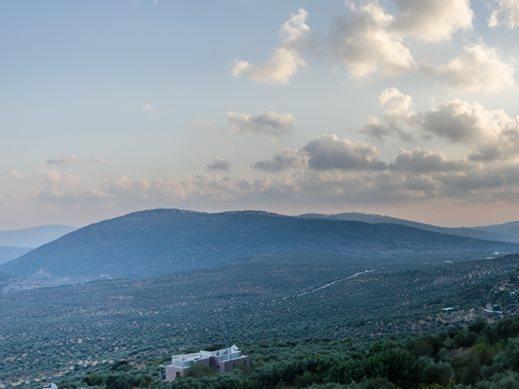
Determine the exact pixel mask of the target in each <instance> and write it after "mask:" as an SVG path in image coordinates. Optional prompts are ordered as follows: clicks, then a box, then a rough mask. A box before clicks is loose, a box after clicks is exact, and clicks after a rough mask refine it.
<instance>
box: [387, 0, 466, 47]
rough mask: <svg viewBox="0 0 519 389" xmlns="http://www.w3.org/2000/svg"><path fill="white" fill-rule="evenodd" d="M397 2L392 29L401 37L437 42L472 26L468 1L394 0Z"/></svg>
mask: <svg viewBox="0 0 519 389" xmlns="http://www.w3.org/2000/svg"><path fill="white" fill-rule="evenodd" d="M396 4H397V6H398V10H399V14H398V15H397V17H396V21H395V25H394V29H395V30H396V31H398V32H399V33H400V34H402V35H404V36H409V37H412V38H415V39H420V40H424V41H440V40H446V39H450V38H451V36H452V35H453V34H454V33H455V32H457V31H460V30H468V29H470V28H472V19H473V17H474V13H473V12H472V9H471V8H470V1H469V0H433V1H431V0H396Z"/></svg>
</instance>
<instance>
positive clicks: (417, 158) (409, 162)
mask: <svg viewBox="0 0 519 389" xmlns="http://www.w3.org/2000/svg"><path fill="white" fill-rule="evenodd" d="M390 168H391V169H394V170H399V171H405V172H415V173H431V172H454V171H460V170H464V169H467V168H468V164H467V161H465V160H451V159H449V158H447V157H446V156H445V155H444V154H442V153H435V152H432V151H429V150H421V149H417V150H414V151H402V152H400V153H399V154H398V155H397V157H396V159H395V162H394V163H392V164H391V165H390Z"/></svg>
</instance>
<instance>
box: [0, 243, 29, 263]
mask: <svg viewBox="0 0 519 389" xmlns="http://www.w3.org/2000/svg"><path fill="white" fill-rule="evenodd" d="M29 251H31V249H29V248H25V247H9V246H7V247H6V246H0V265H1V264H2V263H5V262H8V261H11V260H13V259H16V258H18V257H21V256H22V255H24V254H26V253H28V252H29Z"/></svg>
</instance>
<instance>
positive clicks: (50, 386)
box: [41, 382, 58, 389]
mask: <svg viewBox="0 0 519 389" xmlns="http://www.w3.org/2000/svg"><path fill="white" fill-rule="evenodd" d="M41 387H42V389H58V385H56V384H55V383H54V382H50V383H47V384H43V385H42V386H41Z"/></svg>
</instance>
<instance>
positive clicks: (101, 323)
mask: <svg viewBox="0 0 519 389" xmlns="http://www.w3.org/2000/svg"><path fill="white" fill-rule="evenodd" d="M392 262H393V263H394V264H393V265H391V266H389V265H388V262H387V261H386V260H379V261H376V260H374V259H371V260H362V261H361V260H359V261H353V260H351V259H349V258H345V257H341V256H333V255H329V256H325V255H320V256H317V257H316V256H314V255H307V256H297V257H294V256H275V257H258V258H254V259H251V260H249V261H242V262H239V263H235V264H232V265H231V264H230V265H227V266H224V267H220V268H214V269H206V270H200V271H196V272H189V273H182V274H177V275H175V276H171V277H167V278H161V279H148V280H134V281H128V280H113V281H103V282H95V283H90V284H83V285H74V286H67V287H59V288H45V289H38V290H28V291H23V292H17V293H11V294H0V328H1V329H2V331H1V333H0V383H9V382H20V380H21V382H24V383H26V384H27V385H34V386H38V384H36V383H35V380H52V381H56V382H65V381H73V382H77V383H79V382H82V379H83V377H85V376H89V375H90V374H100V375H103V376H106V375H107V374H108V375H113V376H114V377H119V376H121V375H123V376H124V375H125V374H127V373H126V372H127V371H134V372H136V378H135V379H136V380H141V379H156V378H157V377H158V366H159V365H160V364H161V363H164V362H166V361H167V360H168V358H169V357H170V355H171V354H173V353H178V352H187V351H192V350H197V349H201V348H205V347H207V346H208V345H215V344H218V343H226V339H225V338H226V337H225V335H224V334H225V332H226V331H225V327H226V325H228V328H229V335H230V337H231V341H232V342H234V343H236V344H238V345H239V346H240V348H242V349H244V351H245V352H247V353H249V354H251V355H252V356H253V357H254V362H255V364H256V367H257V368H258V369H259V367H260V366H261V363H260V361H261V360H262V358H265V359H264V361H265V362H271V361H277V362H280V361H279V360H277V359H275V358H276V356H275V353H274V351H276V350H275V348H274V346H273V345H280V344H281V345H290V346H287V347H286V348H285V346H279V347H280V348H279V351H280V352H289V351H290V352H294V353H302V354H305V355H308V354H310V353H315V354H320V353H321V352H322V351H321V350H326V349H328V348H329V347H331V346H330V345H331V344H333V342H334V341H336V340H337V341H338V340H340V339H345V338H351V339H352V340H353V342H354V344H355V345H356V347H358V345H359V344H360V343H363V344H364V343H366V342H371V341H373V340H374V339H386V338H388V337H389V338H392V339H393V340H398V341H399V340H401V339H402V337H409V336H412V335H413V334H420V333H438V332H442V331H446V330H450V329H454V328H458V327H460V326H463V325H466V324H467V323H470V322H472V321H474V320H475V319H476V318H477V317H478V316H483V317H487V318H490V319H492V318H498V317H500V316H504V315H511V314H514V313H516V312H518V309H517V308H518V294H517V292H518V291H519V282H518V277H517V274H518V273H517V263H518V258H517V257H515V256H508V257H503V258H496V259H493V260H473V261H464V262H457V263H446V262H445V261H444V260H443V258H441V259H437V260H436V261H430V263H424V260H423V259H422V260H421V261H418V260H417V263H416V264H409V263H400V264H398V261H396V260H394V261H392ZM364 270H374V271H372V272H364ZM487 304H490V305H499V306H500V307H501V310H502V311H503V314H502V315H499V314H496V313H486V312H485V311H483V308H484V307H485V306H486V305H487ZM444 308H452V309H450V310H446V311H444V310H443V309H444ZM462 336H463V335H459V339H457V340H456V341H457V342H458V341H459V342H466V343H465V344H470V343H471V342H472V341H473V340H472V339H471V336H472V337H473V334H471V333H469V334H468V335H467V336H466V337H464V338H463V337H462ZM326 339H329V340H326ZM340 342H342V341H339V343H337V346H336V347H338V348H336V349H335V350H339V351H340V350H343V349H344V347H343V346H344V344H343V343H340ZM262 344H263V345H265V346H264V347H263V346H261V347H260V346H259V345H262ZM303 346H304V347H303ZM276 347H278V346H276ZM309 347H311V349H310V348H309ZM334 347H335V346H334ZM340 347H343V348H342V349H341V348H340ZM114 361H126V363H125V364H124V365H120V366H119V365H118V364H117V363H115V362H114ZM114 369H115V370H114ZM124 369H126V370H124ZM146 377H147V378H146ZM94 378H95V376H94ZM114 379H115V378H114ZM215 379H218V380H219V379H223V378H215ZM301 379H303V378H301Z"/></svg>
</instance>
